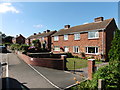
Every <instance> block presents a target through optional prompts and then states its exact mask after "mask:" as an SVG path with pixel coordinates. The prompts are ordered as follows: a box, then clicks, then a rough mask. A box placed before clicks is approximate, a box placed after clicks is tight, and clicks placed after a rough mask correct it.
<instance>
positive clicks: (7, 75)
mask: <svg viewBox="0 0 120 90" xmlns="http://www.w3.org/2000/svg"><path fill="white" fill-rule="evenodd" d="M6 63H7V62H6ZM6 77H9V74H8V63H7V65H6Z"/></svg>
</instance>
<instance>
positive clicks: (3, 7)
mask: <svg viewBox="0 0 120 90" xmlns="http://www.w3.org/2000/svg"><path fill="white" fill-rule="evenodd" d="M6 12H12V13H20V11H19V10H17V9H16V8H15V7H14V6H12V4H11V3H1V4H0V13H6Z"/></svg>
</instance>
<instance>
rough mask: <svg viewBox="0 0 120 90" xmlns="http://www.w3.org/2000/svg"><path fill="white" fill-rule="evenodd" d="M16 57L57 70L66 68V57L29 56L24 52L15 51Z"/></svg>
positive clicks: (28, 62)
mask: <svg viewBox="0 0 120 90" xmlns="http://www.w3.org/2000/svg"><path fill="white" fill-rule="evenodd" d="M17 54H18V57H19V58H21V59H22V60H24V61H25V62H26V63H27V64H31V65H34V66H41V67H47V68H53V69H58V70H66V57H65V56H61V58H31V57H29V56H27V55H25V54H21V53H17Z"/></svg>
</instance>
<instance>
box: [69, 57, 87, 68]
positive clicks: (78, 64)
mask: <svg viewBox="0 0 120 90" xmlns="http://www.w3.org/2000/svg"><path fill="white" fill-rule="evenodd" d="M74 62H75V69H79V68H83V67H87V60H84V59H80V58H67V68H68V70H74Z"/></svg>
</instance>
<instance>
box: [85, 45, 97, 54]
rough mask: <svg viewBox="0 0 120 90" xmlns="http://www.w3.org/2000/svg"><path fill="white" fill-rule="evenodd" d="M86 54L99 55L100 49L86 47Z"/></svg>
mask: <svg viewBox="0 0 120 90" xmlns="http://www.w3.org/2000/svg"><path fill="white" fill-rule="evenodd" d="M86 53H93V54H94V53H98V47H86Z"/></svg>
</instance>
